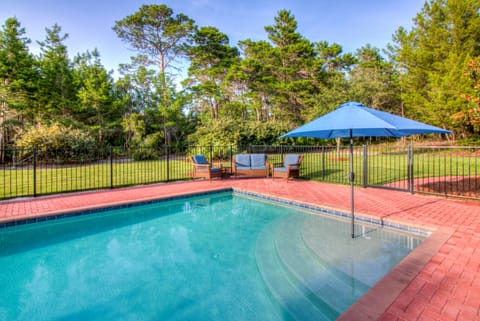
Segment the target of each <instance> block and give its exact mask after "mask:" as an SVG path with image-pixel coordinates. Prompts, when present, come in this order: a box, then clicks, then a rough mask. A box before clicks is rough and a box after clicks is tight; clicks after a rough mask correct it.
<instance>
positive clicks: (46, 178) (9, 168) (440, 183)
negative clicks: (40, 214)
mask: <svg viewBox="0 0 480 321" xmlns="http://www.w3.org/2000/svg"><path fill="white" fill-rule="evenodd" d="M237 153H266V154H267V155H268V159H269V161H270V162H272V163H273V162H280V161H281V160H282V155H283V154H286V153H298V154H302V155H303V162H302V166H301V168H300V177H301V178H302V179H308V180H317V181H324V182H330V183H336V184H349V181H348V173H349V159H350V152H349V149H348V148H347V147H340V148H337V147H332V146H255V145H251V146H225V147H218V146H191V147H189V148H188V149H186V150H182V151H178V150H174V149H173V148H171V147H169V146H166V147H163V148H159V149H153V148H136V149H130V150H126V149H124V148H114V147H109V148H103V149H88V150H87V149H82V150H72V149H48V150H41V149H9V150H5V152H4V153H3V155H2V157H3V158H2V159H1V160H0V200H4V199H10V198H18V197H32V196H39V195H48V194H56V193H65V192H75V191H85V190H96V189H108V188H117V187H123V186H131V185H142V184H151V183H159V182H170V181H178V180H187V179H191V176H190V174H191V172H192V166H191V164H190V163H189V161H188V158H187V156H188V155H192V154H203V155H205V156H206V157H207V158H208V159H209V160H211V161H213V162H216V163H222V164H223V165H224V166H231V165H232V164H231V160H232V156H233V155H234V154H237ZM353 159H354V172H355V173H356V175H355V177H356V179H355V184H356V185H359V186H363V187H376V188H388V189H396V190H403V191H408V192H412V193H414V192H421V193H428V194H435V195H444V196H449V197H464V198H471V199H480V147H425V146H376V145H375V146H367V145H364V146H356V147H354V151H353Z"/></svg>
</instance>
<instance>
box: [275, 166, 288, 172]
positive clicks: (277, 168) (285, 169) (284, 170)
mask: <svg viewBox="0 0 480 321" xmlns="http://www.w3.org/2000/svg"><path fill="white" fill-rule="evenodd" d="M286 171H287V168H286V167H275V172H286Z"/></svg>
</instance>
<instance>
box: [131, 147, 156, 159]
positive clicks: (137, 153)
mask: <svg viewBox="0 0 480 321" xmlns="http://www.w3.org/2000/svg"><path fill="white" fill-rule="evenodd" d="M158 157H159V153H158V151H157V150H155V149H154V148H151V147H138V148H134V149H133V150H132V158H133V160H135V161H146V160H156V159H158Z"/></svg>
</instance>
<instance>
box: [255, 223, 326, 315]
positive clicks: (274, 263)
mask: <svg viewBox="0 0 480 321" xmlns="http://www.w3.org/2000/svg"><path fill="white" fill-rule="evenodd" d="M284 219H285V218H279V219H277V220H275V221H273V222H271V223H270V224H268V225H267V226H266V227H265V228H264V229H263V230H262V231H261V232H260V234H259V236H258V239H257V244H256V249H255V255H256V260H257V265H258V269H259V271H260V274H261V275H262V278H263V280H264V282H265V284H266V285H267V287H268V289H269V291H270V293H271V294H272V296H273V297H274V299H275V301H276V302H277V303H278V304H279V305H280V306H281V307H282V308H283V309H284V310H285V311H286V312H287V313H288V315H289V316H290V317H291V318H292V319H294V320H318V321H322V320H331V319H332V318H331V316H330V315H328V314H326V313H324V312H323V311H322V310H321V309H320V308H319V307H318V306H317V305H316V304H315V302H313V301H312V299H311V298H309V297H308V295H306V293H305V291H302V288H303V286H302V285H301V284H300V283H299V282H295V281H294V280H293V279H292V278H289V277H288V275H287V271H285V269H283V268H282V263H281V261H280V258H279V257H278V255H277V253H276V249H275V236H276V229H277V225H278V224H279V223H281V222H282V221H283V220H284Z"/></svg>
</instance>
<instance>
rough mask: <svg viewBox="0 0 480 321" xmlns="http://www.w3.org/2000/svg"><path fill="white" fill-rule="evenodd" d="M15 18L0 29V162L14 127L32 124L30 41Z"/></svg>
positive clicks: (34, 73)
mask: <svg viewBox="0 0 480 321" xmlns="http://www.w3.org/2000/svg"><path fill="white" fill-rule="evenodd" d="M24 34H25V29H24V28H22V27H21V25H20V22H19V21H18V20H17V19H16V18H8V19H7V20H6V21H5V24H4V25H3V26H2V29H1V30H0V156H1V158H2V159H3V156H4V153H3V152H4V148H5V145H6V144H7V143H8V141H7V140H8V138H13V135H14V128H13V127H14V126H13V125H14V124H15V123H18V124H20V123H21V121H22V120H26V121H30V122H33V118H34V114H35V113H34V108H32V106H33V105H34V104H33V93H34V90H35V81H36V79H37V78H38V77H37V75H38V74H37V72H36V69H35V61H34V59H33V57H32V55H31V54H30V53H29V51H28V44H29V43H30V40H29V39H28V38H26V37H24V36H23V35H24Z"/></svg>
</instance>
